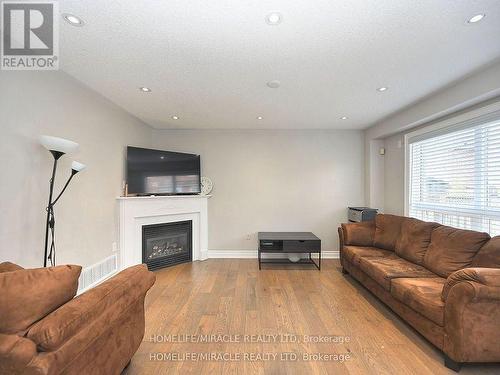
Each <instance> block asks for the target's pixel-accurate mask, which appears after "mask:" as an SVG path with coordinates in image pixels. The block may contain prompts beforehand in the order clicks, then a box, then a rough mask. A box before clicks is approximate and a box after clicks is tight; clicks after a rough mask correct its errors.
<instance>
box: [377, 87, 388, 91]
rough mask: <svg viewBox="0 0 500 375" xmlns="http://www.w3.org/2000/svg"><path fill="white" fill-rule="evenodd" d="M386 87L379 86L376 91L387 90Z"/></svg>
mask: <svg viewBox="0 0 500 375" xmlns="http://www.w3.org/2000/svg"><path fill="white" fill-rule="evenodd" d="M387 89H388V87H379V88H378V89H377V91H380V92H384V91H387Z"/></svg>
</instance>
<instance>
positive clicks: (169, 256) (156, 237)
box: [142, 220, 193, 270]
mask: <svg viewBox="0 0 500 375" xmlns="http://www.w3.org/2000/svg"><path fill="white" fill-rule="evenodd" d="M192 236H193V222H192V221H191V220H188V221H177V222H173V223H164V224H153V225H143V226H142V262H143V263H146V265H147V266H148V269H150V270H155V269H158V268H163V267H168V266H173V265H174V264H179V263H185V262H190V261H191V260H192V243H193V240H192Z"/></svg>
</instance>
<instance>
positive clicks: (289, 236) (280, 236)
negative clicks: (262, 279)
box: [258, 232, 321, 270]
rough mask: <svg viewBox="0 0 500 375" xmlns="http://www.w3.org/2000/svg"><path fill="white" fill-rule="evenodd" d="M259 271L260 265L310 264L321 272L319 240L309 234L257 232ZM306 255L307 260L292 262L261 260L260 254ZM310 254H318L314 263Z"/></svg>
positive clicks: (275, 259)
mask: <svg viewBox="0 0 500 375" xmlns="http://www.w3.org/2000/svg"><path fill="white" fill-rule="evenodd" d="M258 237H259V249H258V255H259V270H260V269H261V267H262V264H266V263H268V264H312V265H314V266H316V268H317V269H318V270H321V240H320V239H319V238H318V237H317V236H315V235H314V234H313V233H311V232H259V233H258ZM265 253H267V254H269V253H272V254H287V253H308V254H309V258H306V259H301V260H299V261H298V262H292V261H290V260H289V259H287V258H271V259H270V258H265V259H263V258H262V254H265ZM311 254H318V255H319V258H318V262H315V261H314V259H313V258H312V256H311Z"/></svg>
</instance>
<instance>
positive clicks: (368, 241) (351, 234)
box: [342, 221, 375, 246]
mask: <svg viewBox="0 0 500 375" xmlns="http://www.w3.org/2000/svg"><path fill="white" fill-rule="evenodd" d="M342 233H343V241H344V245H353V246H373V238H374V237H375V221H362V222H360V223H347V224H346V223H343V224H342Z"/></svg>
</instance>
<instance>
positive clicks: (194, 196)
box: [116, 195, 212, 200]
mask: <svg viewBox="0 0 500 375" xmlns="http://www.w3.org/2000/svg"><path fill="white" fill-rule="evenodd" d="M211 197H212V195H144V196H136V197H117V198H116V199H118V200H134V199H166V198H175V199H182V198H184V199H186V198H211Z"/></svg>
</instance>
